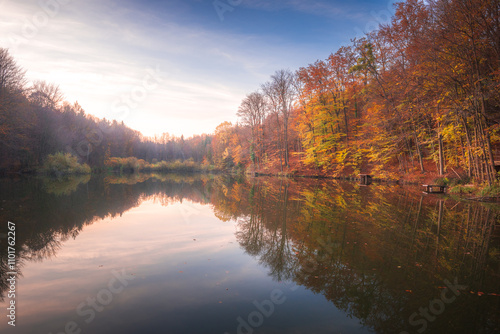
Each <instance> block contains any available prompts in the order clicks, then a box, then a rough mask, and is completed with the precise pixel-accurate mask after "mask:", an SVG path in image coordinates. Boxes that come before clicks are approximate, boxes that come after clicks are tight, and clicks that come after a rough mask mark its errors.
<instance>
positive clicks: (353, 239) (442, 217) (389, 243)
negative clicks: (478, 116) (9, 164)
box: [0, 174, 500, 333]
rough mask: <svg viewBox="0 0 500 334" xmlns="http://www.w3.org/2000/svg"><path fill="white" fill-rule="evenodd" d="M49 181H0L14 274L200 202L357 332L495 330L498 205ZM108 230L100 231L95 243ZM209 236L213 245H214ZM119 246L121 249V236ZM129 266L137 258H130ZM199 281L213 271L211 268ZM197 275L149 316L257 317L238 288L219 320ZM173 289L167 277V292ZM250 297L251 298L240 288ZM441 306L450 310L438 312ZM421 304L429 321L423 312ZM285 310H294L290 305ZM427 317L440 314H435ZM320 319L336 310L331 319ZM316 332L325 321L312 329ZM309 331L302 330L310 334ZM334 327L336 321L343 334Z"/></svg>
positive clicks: (498, 319) (184, 215)
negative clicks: (12, 228) (448, 297)
mask: <svg viewBox="0 0 500 334" xmlns="http://www.w3.org/2000/svg"><path fill="white" fill-rule="evenodd" d="M51 182H53V181H47V180H37V181H34V180H31V181H30V182H25V181H17V182H14V181H8V180H2V181H0V183H1V187H0V196H1V197H0V200H1V201H2V202H1V208H2V210H0V218H1V221H7V220H16V221H18V222H22V224H18V226H17V227H18V232H17V236H18V238H17V249H18V260H19V265H20V267H21V271H22V267H23V266H27V265H29V263H31V262H33V261H44V260H46V259H49V258H51V257H53V256H55V255H57V254H58V252H59V251H60V249H61V247H62V245H63V244H64V243H65V241H66V240H68V239H69V238H77V236H78V235H79V234H80V232H81V231H82V230H83V229H88V228H89V225H91V224H93V223H94V222H96V221H101V220H103V219H109V218H113V217H118V216H121V215H122V214H123V213H125V212H127V211H129V210H131V209H132V208H136V207H139V206H140V205H141V210H142V211H141V214H140V215H138V216H137V217H136V218H135V219H144V215H146V214H147V212H148V210H151V211H153V210H154V209H153V208H152V207H151V208H150V209H147V208H148V206H147V205H146V206H144V203H146V204H147V203H149V202H151V203H160V204H161V205H162V206H176V205H178V206H179V207H178V209H179V210H178V211H179V212H180V218H179V219H184V220H190V219H191V218H192V216H195V215H197V213H199V212H200V210H201V209H200V207H198V206H199V205H202V206H203V207H206V208H210V209H211V210H212V211H213V213H214V214H215V216H216V217H217V218H218V219H219V220H220V221H222V222H231V221H234V222H236V232H235V237H236V240H237V242H238V244H239V245H240V247H241V248H242V249H243V250H244V251H245V252H246V254H247V256H248V255H249V256H250V258H254V259H256V260H257V262H258V263H259V265H260V266H261V267H263V268H265V272H266V273H267V274H268V275H269V276H270V277H271V278H272V279H273V280H274V282H275V283H274V284H281V282H284V281H290V282H293V283H295V284H297V285H299V286H301V287H303V288H305V289H306V290H308V291H311V292H313V293H315V294H318V295H320V296H323V297H324V298H325V299H326V300H327V301H328V302H329V303H330V305H333V306H335V309H336V310H340V311H341V312H343V313H344V314H345V315H346V316H347V317H352V318H354V319H356V321H358V322H359V323H360V324H361V325H362V326H363V327H360V328H357V329H356V330H357V331H364V330H371V331H373V332H376V333H399V332H401V331H407V332H410V333H414V332H415V333H416V332H418V331H424V330H425V331H426V332H429V333H492V332H495V331H498V330H499V328H500V327H499V326H500V316H499V315H500V306H499V303H500V302H499V300H500V297H499V296H498V294H499V293H500V284H499V276H500V265H499V262H500V251H499V244H500V238H499V237H500V232H499V228H498V226H499V225H498V223H499V217H500V216H499V210H498V207H496V206H494V205H482V204H477V203H472V202H457V201H454V200H452V199H449V198H446V197H441V196H435V195H422V194H421V193H420V192H419V191H418V190H415V189H413V188H411V187H400V186H394V185H376V186H369V187H365V186H359V185H357V184H353V183H337V182H333V181H319V180H302V181H291V180H282V179H281V180H280V179H272V178H269V179H267V178H258V179H252V180H241V179H240V180H235V179H230V178H225V177H221V176H180V175H161V174H152V175H132V176H128V177H118V176H108V177H106V178H104V179H99V178H95V179H91V180H89V179H75V180H67V181H64V182H63V183H56V184H55V183H51ZM186 201H188V203H186ZM181 203H182V204H181ZM139 217H142V218H139ZM127 219H130V218H127ZM158 219H159V218H158ZM197 219H198V220H199V218H197ZM158 224H159V225H154V226H156V229H152V228H151V229H150V233H152V234H153V235H154V234H155V231H160V230H161V229H162V228H163V227H162V226H163V225H161V223H160V221H159V222H158ZM148 226H149V225H148ZM202 226H205V225H199V224H198V223H196V228H198V229H203V227H202ZM207 226H208V225H207ZM150 227H151V226H150ZM5 228H6V224H3V225H2V226H0V233H6V230H5ZM120 228H124V229H127V227H126V225H120ZM169 228H170V227H169ZM184 228H185V225H183V226H182V227H179V228H177V229H174V228H173V227H172V230H169V231H170V232H169V233H170V234H169V237H167V236H165V238H173V237H172V236H176V235H178V236H182V235H183V229H184ZM132 230H133V228H132V227H130V228H128V232H126V231H123V232H120V233H140V232H139V231H138V230H137V231H135V232H131V231H132ZM161 231H163V230H161ZM104 233H105V232H103V231H100V232H96V234H98V235H101V236H102V235H103V234H104ZM109 233H113V234H114V237H113V238H114V239H112V237H110V239H109V240H113V241H110V242H116V240H119V238H117V237H116V234H117V231H116V228H114V230H112V231H111V232H109ZM158 233H160V232H158ZM200 233H202V232H201V231H200ZM231 233H232V232H231ZM213 237H214V236H213V235H211V237H210V238H213ZM85 238H87V237H85ZM85 238H83V239H85ZM141 238H146V237H145V236H141ZM185 238H192V236H185ZM185 238H184V239H185ZM210 238H208V237H207V240H205V241H204V242H206V243H205V244H204V245H200V246H196V247H201V248H196V247H195V248H185V247H186V246H185V242H186V240H184V239H182V237H181V240H182V242H181V243H177V244H176V241H175V240H174V239H175V238H174V239H172V243H171V245H169V247H171V248H169V249H170V250H169V252H170V253H171V255H172V254H174V255H175V254H180V253H183V252H187V253H196V252H197V251H199V250H200V249H203V251H204V252H208V250H209V249H215V248H216V247H219V246H220V245H219V243H220V242H219V239H217V238H214V239H210ZM123 239H124V240H125V239H126V240H129V239H127V238H126V237H124V238H123ZM208 239H210V240H212V241H208ZM0 240H2V243H0V245H3V244H4V242H3V240H4V239H0ZM193 241H196V242H198V241H200V240H194V239H193ZM155 242H158V240H157V239H154V238H153V239H151V241H150V242H149V243H144V244H141V245H142V246H141V247H149V248H150V250H151V252H152V254H155V250H156V249H160V248H162V247H163V248H164V247H166V246H165V245H163V244H158V245H155ZM210 242H212V243H210ZM89 243H91V241H89ZM145 245H147V246H145ZM116 247H122V248H123V249H122V252H123V254H124V257H125V256H126V255H125V254H127V246H126V245H122V246H119V245H116ZM189 247H194V246H192V245H191V246H189ZM5 251H6V249H5V247H3V246H2V247H1V248H0V256H1V258H2V261H1V265H2V267H1V268H0V270H1V273H2V277H1V284H3V285H2V286H0V289H1V295H0V296H1V297H2V299H3V298H5V291H6V288H7V287H6V285H5V283H6V279H5V273H6V272H7V270H6V268H5V265H6V253H5ZM80 251H82V250H80ZM102 252H105V250H104V249H103V250H102ZM170 253H169V254H170ZM158 254H160V253H158ZM161 254H164V253H161ZM231 254H232V253H231ZM163 256H165V255H163ZM127 257H130V258H133V257H134V256H133V254H130V255H129V256H127ZM124 261H125V260H124ZM150 261H151V264H152V265H154V264H155V263H156V264H157V265H158V264H161V263H162V261H165V258H164V257H161V258H158V259H154V258H153V259H150ZM193 261H194V260H193ZM205 261H206V259H205ZM225 261H226V262H227V263H220V264H218V265H219V266H220V268H221V270H223V269H222V268H224V269H225V270H224V271H233V270H234V271H239V272H240V275H244V271H242V270H243V269H241V268H239V267H238V266H239V265H241V264H238V263H239V262H241V261H246V260H244V259H243V258H241V257H236V256H235V255H227V256H226V258H225ZM194 262H195V263H196V267H197V269H195V268H194V267H191V268H192V270H193V272H201V271H203V270H205V269H200V268H205V267H204V266H205V264H204V262H200V259H197V260H196V261H194ZM42 264H43V263H42ZM236 268H239V269H237V270H236ZM226 269H227V270H226ZM135 270H139V269H137V268H136V269H135ZM144 270H145V271H147V270H151V269H147V270H146V269H144ZM200 270H201V271H200ZM139 271H140V270H139ZM205 271H206V272H207V273H210V271H209V270H208V269H206V270H205ZM164 274H165V275H167V276H168V277H170V276H171V275H173V273H171V272H168V273H167V272H165V273H164ZM207 275H208V274H207ZM196 277H198V276H196ZM196 277H193V276H188V279H187V280H186V282H184V283H185V285H178V286H177V289H180V290H183V291H184V290H185V289H188V290H189V288H188V286H191V287H192V286H197V285H200V284H201V285H202V286H203V289H202V290H203V291H205V292H203V293H202V292H200V293H199V295H198V297H197V298H196V299H188V300H185V302H182V303H180V304H178V305H177V306H176V307H173V308H172V309H169V310H167V309H165V308H164V307H162V306H160V305H159V304H158V305H155V306H154V308H156V309H157V310H158V312H160V311H161V312H166V313H169V312H170V313H169V314H176V317H179V318H185V317H186V315H187V314H190V315H193V316H194V314H195V313H193V309H197V308H198V309H203V310H204V312H208V314H210V315H211V316H212V317H211V318H210V319H212V320H210V319H208V318H207V314H205V315H204V316H203V317H205V318H206V319H205V320H204V321H203V324H205V327H206V323H211V322H214V320H213V319H219V320H218V321H215V322H218V325H216V324H214V327H213V328H217V330H219V327H217V326H220V323H222V324H224V325H225V327H224V326H223V327H222V328H225V329H227V331H232V332H236V326H237V322H236V321H235V319H236V318H237V317H238V315H243V314H248V307H249V306H252V304H251V302H245V301H244V300H245V299H244V298H242V297H241V295H245V291H246V290H247V288H246V287H245V285H244V284H241V285H240V286H238V288H237V290H238V291H239V292H238V294H237V295H234V296H232V297H231V298H232V299H230V300H228V301H227V303H228V306H229V305H232V306H234V309H233V310H232V311H230V309H231V308H221V309H220V311H219V312H218V313H217V312H216V313H214V312H215V311H214V310H211V311H209V310H208V309H207V308H206V304H203V303H202V301H203V300H204V299H203V298H207V292H206V291H212V292H210V293H208V295H210V294H213V290H214V289H218V287H214V286H211V285H210V284H211V283H210V282H209V284H207V285H203V284H202V283H200V279H199V278H196ZM242 277H243V276H241V277H240V280H241V281H244V282H245V284H252V283H249V282H250V281H251V277H250V280H244V278H242ZM102 279H104V280H105V278H101V280H102ZM177 280H178V278H174V277H170V278H169V281H170V282H177ZM446 282H449V283H450V284H453V283H454V282H455V284H456V283H457V282H458V283H459V284H460V285H466V286H467V289H463V290H461V291H459V294H458V295H457V296H456V299H455V300H454V301H453V302H450V303H439V302H435V305H433V304H431V303H432V302H433V301H435V300H438V301H439V300H440V298H441V296H442V295H443V291H444V289H446V285H447V284H448V283H446ZM176 284H181V283H176ZM262 284H264V283H262ZM265 284H269V283H265ZM147 287H148V286H147V285H146V286H143V287H142V290H141V291H142V294H144V295H148V296H151V299H152V300H153V299H154V295H155V294H157V295H158V294H161V292H159V291H156V290H154V289H155V288H156V289H160V290H161V289H163V288H165V287H163V286H161V287H160V286H158V282H156V283H155V284H152V285H151V289H150V290H149V291H147ZM144 289H146V290H144ZM198 290H199V289H198ZM198 290H197V291H198ZM186 291H187V290H186ZM199 291H201V290H199ZM269 291H270V290H269ZM246 293H247V295H249V296H250V295H251V293H249V292H248V291H246ZM202 295H203V298H202ZM238 295H239V297H238ZM212 297H213V298H216V297H214V296H211V297H210V298H212ZM264 297H265V296H251V297H250V298H255V299H258V298H262V299H263V298H264ZM82 298H84V297H82ZM198 298H200V300H197V299H198ZM308 298H312V297H308ZM180 299H182V298H181V297H179V300H180ZM290 299H292V297H290ZM123 303H126V300H125V301H123ZM318 303H319V302H318ZM441 304H442V305H444V310H436V307H437V306H439V307H441ZM235 305H238V306H237V307H236V306H235ZM311 305H312V304H310V305H309V306H311ZM436 305H437V306H436ZM144 307H146V306H144ZM148 307H149V308H151V307H152V306H148ZM429 307H430V310H431V311H430V312H431V313H429V314H425V312H423V311H421V310H422V308H427V309H429ZM433 307H434V308H433ZM287 309H288V308H287ZM290 309H291V310H293V308H292V307H291V306H290ZM432 310H434V311H436V312H435V313H434V314H433V313H432ZM438 311H439V312H438ZM290 312H292V311H290ZM295 312H299V311H298V310H295ZM322 312H333V309H327V310H326V311H325V310H323V311H322ZM318 313H319V314H322V313H321V312H318ZM437 313H439V314H437ZM324 315H325V316H328V314H326V313H325V314H324ZM199 316H201V315H199ZM310 316H311V317H312V315H310ZM287 317H288V319H287ZM287 317H285V318H284V320H282V321H281V322H280V323H279V324H278V327H277V328H278V329H276V328H275V329H274V331H273V330H272V329H271V328H269V327H266V326H265V325H264V326H263V327H262V328H260V329H261V330H262V331H261V332H262V333H267V332H276V333H288V332H291V329H293V328H299V324H298V323H297V321H298V320H296V322H294V321H292V320H291V319H290V317H291V318H296V319H299V318H300V317H299V316H298V313H297V314H296V313H293V314H288V315H287ZM332 317H333V313H332ZM278 318H279V316H278V315H277V316H276V319H278ZM224 319H225V320H224ZM279 319H281V318H279ZM301 319H302V318H301ZM336 319H337V318H336ZM156 321H157V323H155V324H151V326H153V327H151V328H156V329H153V330H152V332H154V333H156V332H160V329H159V328H157V327H154V326H160V327H161V326H162V324H163V325H164V326H169V327H168V328H174V327H175V328H176V329H175V330H174V329H172V330H171V332H172V333H176V332H179V333H180V332H183V331H184V332H188V331H186V328H183V327H182V326H181V325H180V324H179V323H176V322H175V321H169V322H168V325H166V324H167V323H166V322H162V320H161V316H160V319H157V320H156ZM317 321H318V323H319V321H320V320H317ZM280 326H281V327H280ZM287 326H288V327H287ZM311 326H312V325H309V327H306V328H302V331H299V332H304V333H305V332H311V329H312V328H313V327H311ZM340 327H341V326H340V324H339V326H337V328H340ZM209 328H211V327H209ZM280 328H281V329H280ZM285 328H288V329H287V330H285ZM325 328H326V327H325ZM346 328H349V327H346ZM363 328H364V329H363ZM205 329H206V328H205ZM156 330H158V331H156ZM315 331H316V332H317V333H319V332H325V333H326V332H332V331H331V328H330V330H329V331H326V330H325V329H324V328H323V330H321V328H315ZM129 332H131V333H132V332H133V331H129ZM205 332H210V331H205ZM344 332H345V331H344ZM352 332H354V329H353V330H352Z"/></svg>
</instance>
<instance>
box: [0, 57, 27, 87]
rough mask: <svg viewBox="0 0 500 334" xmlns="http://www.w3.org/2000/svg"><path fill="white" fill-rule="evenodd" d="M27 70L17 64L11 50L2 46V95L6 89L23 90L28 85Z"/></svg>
mask: <svg viewBox="0 0 500 334" xmlns="http://www.w3.org/2000/svg"><path fill="white" fill-rule="evenodd" d="M25 73H26V71H24V70H23V69H22V68H21V67H19V66H17V64H16V62H15V61H14V58H12V56H11V55H10V54H9V51H8V50H7V49H4V48H0V96H1V95H2V94H3V93H4V90H5V89H10V90H22V89H23V88H24V86H25V85H26V79H25V78H24V75H25Z"/></svg>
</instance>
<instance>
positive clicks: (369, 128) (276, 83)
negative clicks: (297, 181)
mask: <svg viewBox="0 0 500 334" xmlns="http://www.w3.org/2000/svg"><path fill="white" fill-rule="evenodd" d="M395 9H396V11H395V14H394V16H393V18H392V20H391V22H390V23H389V24H384V25H380V26H379V29H377V30H376V31H373V32H370V33H367V34H366V35H365V36H364V37H363V38H357V39H353V40H352V41H351V43H350V44H349V45H346V46H342V47H340V48H339V49H338V50H337V51H336V52H335V53H332V54H331V55H329V56H328V57H327V58H326V59H322V60H318V61H316V62H315V63H313V64H309V65H308V66H305V67H302V68H300V69H299V70H297V71H290V70H286V69H282V70H278V71H276V72H275V73H274V74H273V75H271V77H270V79H269V80H268V81H267V82H265V83H263V84H262V85H260V87H257V89H256V90H255V91H254V92H251V93H249V94H248V95H247V96H246V97H245V98H244V99H243V100H242V102H241V105H240V106H239V108H238V110H237V116H238V122H237V123H236V124H232V123H230V122H224V123H222V124H220V125H219V126H218V127H217V128H216V129H215V132H214V133H213V134H210V135H199V136H193V137H192V138H188V139H184V137H182V136H181V137H174V136H170V135H168V134H163V135H161V136H156V137H153V138H148V137H144V136H143V135H141V134H140V133H139V132H138V131H134V130H132V129H130V128H129V127H127V126H125V125H124V124H123V122H121V123H120V122H117V121H108V120H106V119H97V118H95V117H93V116H91V115H88V114H86V113H85V112H84V110H83V108H82V107H81V106H80V105H78V103H74V104H70V103H68V102H65V101H63V97H62V94H61V92H60V91H59V88H58V87H57V86H55V85H53V84H48V83H45V82H43V81H38V82H35V83H33V84H31V85H29V86H28V85H27V83H26V79H25V75H24V71H23V70H22V69H20V68H19V67H18V66H17V65H16V63H15V61H14V60H13V59H12V57H11V56H10V55H9V53H8V50H6V49H0V157H1V160H0V170H1V171H9V170H17V171H19V170H23V169H33V168H35V167H36V166H39V165H40V164H42V162H43V160H44V159H46V157H47V156H48V155H49V154H54V153H55V152H70V153H72V154H73V155H75V156H77V157H78V158H79V160H80V162H82V163H83V162H84V163H87V164H88V165H90V166H91V167H92V168H94V169H98V168H102V167H103V166H105V163H106V161H108V160H109V159H110V158H113V157H118V158H127V157H135V158H137V159H143V160H144V161H146V162H149V163H155V161H175V160H181V161H182V160H188V159H192V160H193V161H194V162H197V163H203V164H205V165H207V166H213V167H214V168H217V169H221V170H229V169H231V170H234V169H238V170H240V171H251V172H266V171H269V172H272V171H274V172H281V173H287V174H294V173H301V172H302V173H304V171H306V172H305V173H315V174H323V175H331V176H342V175H343V176H347V175H357V174H359V173H371V174H376V175H378V176H380V177H389V178H390V177H399V176H401V175H413V174H415V173H422V174H424V173H431V174H439V175H445V174H451V175H454V176H457V177H459V178H462V179H467V180H475V181H477V182H486V183H489V184H492V183H493V182H495V180H496V178H497V171H496V168H498V167H499V166H497V165H500V163H498V164H495V160H499V161H500V112H499V111H500V69H499V63H500V38H499V36H500V15H499V13H500V3H499V2H498V0H430V1H421V0H407V1H405V2H400V3H397V4H395Z"/></svg>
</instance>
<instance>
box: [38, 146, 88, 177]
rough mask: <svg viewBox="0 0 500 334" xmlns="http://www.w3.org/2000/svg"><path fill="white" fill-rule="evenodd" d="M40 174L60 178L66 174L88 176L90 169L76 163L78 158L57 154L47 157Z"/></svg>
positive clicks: (85, 165)
mask: <svg viewBox="0 0 500 334" xmlns="http://www.w3.org/2000/svg"><path fill="white" fill-rule="evenodd" d="M41 172H42V173H45V174H48V175H52V176H57V177H60V176H64V175H68V174H90V172H91V169H90V167H89V165H87V164H80V163H78V158H77V157H75V156H74V155H72V154H71V153H62V152H58V153H56V154H50V155H49V156H48V157H47V159H46V160H45V163H44V164H43V166H42V168H41Z"/></svg>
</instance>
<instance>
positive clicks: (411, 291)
mask: <svg viewBox="0 0 500 334" xmlns="http://www.w3.org/2000/svg"><path fill="white" fill-rule="evenodd" d="M405 291H406V292H409V293H413V291H411V290H405Z"/></svg>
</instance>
